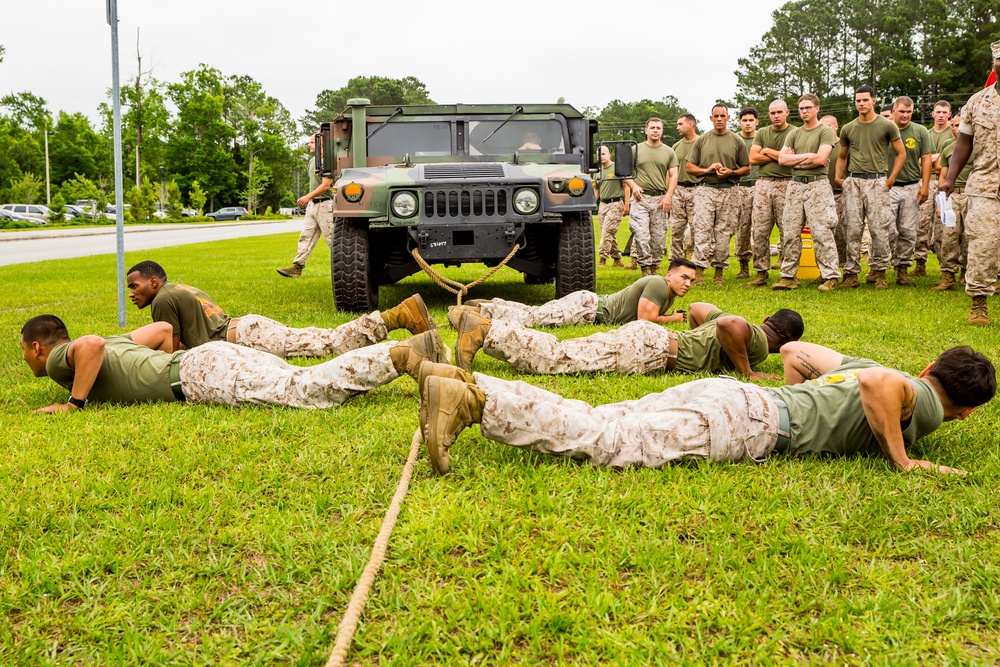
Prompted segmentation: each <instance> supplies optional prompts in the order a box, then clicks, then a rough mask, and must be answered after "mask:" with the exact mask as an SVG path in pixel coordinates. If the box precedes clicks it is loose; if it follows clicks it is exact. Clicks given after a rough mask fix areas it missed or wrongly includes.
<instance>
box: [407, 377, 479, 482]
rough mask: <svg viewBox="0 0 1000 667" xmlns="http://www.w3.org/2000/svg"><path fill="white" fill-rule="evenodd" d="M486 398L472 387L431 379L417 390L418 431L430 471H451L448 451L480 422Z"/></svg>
mask: <svg viewBox="0 0 1000 667" xmlns="http://www.w3.org/2000/svg"><path fill="white" fill-rule="evenodd" d="M485 405H486V395H485V394H483V392H482V390H481V389H480V388H479V387H477V386H476V385H474V384H468V383H466V382H462V381H461V380H452V379H451V378H443V377H436V376H433V375H432V376H431V377H428V378H427V379H426V380H424V383H423V384H422V385H421V386H420V431H421V434H422V435H423V438H424V446H425V447H427V458H428V459H430V462H431V467H432V468H434V470H435V471H436V472H437V473H438V474H440V475H443V474H445V473H446V472H448V470H449V469H450V468H451V465H450V463H449V461H448V449H449V448H450V447H451V446H452V444H453V443H454V442H455V438H457V437H458V434H459V433H461V432H462V431H463V430H464V429H465V428H466V427H467V426H471V425H472V424H474V423H476V422H480V421H482V419H483V408H484V407H485Z"/></svg>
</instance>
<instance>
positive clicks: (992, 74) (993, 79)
mask: <svg viewBox="0 0 1000 667" xmlns="http://www.w3.org/2000/svg"><path fill="white" fill-rule="evenodd" d="M996 82H997V73H996V70H994V71H992V72H990V75H989V77H987V79H986V85H985V86H983V88H989V87H990V86H993V85H996Z"/></svg>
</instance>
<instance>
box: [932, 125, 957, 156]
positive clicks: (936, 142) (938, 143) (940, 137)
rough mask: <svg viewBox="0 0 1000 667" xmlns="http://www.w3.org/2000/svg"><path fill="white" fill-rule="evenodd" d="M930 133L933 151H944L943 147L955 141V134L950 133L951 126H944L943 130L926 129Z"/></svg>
mask: <svg viewBox="0 0 1000 667" xmlns="http://www.w3.org/2000/svg"><path fill="white" fill-rule="evenodd" d="M927 132H928V133H929V134H930V135H931V144H932V145H933V146H934V152H935V153H944V149H945V148H947V147H948V146H949V145H951V144H953V143H955V135H953V134H952V133H951V128H945V131H944V132H938V131H937V130H935V129H934V128H931V129H929V130H927Z"/></svg>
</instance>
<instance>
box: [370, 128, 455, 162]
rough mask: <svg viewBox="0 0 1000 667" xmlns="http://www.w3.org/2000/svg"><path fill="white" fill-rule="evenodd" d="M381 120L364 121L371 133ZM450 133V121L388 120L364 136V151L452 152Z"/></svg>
mask: <svg viewBox="0 0 1000 667" xmlns="http://www.w3.org/2000/svg"><path fill="white" fill-rule="evenodd" d="M381 124H382V123H368V133H369V134H371V133H372V132H373V131H374V130H375V129H376V128H378V127H379V125H381ZM451 136H452V130H451V123H449V122H447V121H434V122H420V121H417V122H403V123H400V122H392V121H390V122H389V123H387V124H386V125H385V127H383V128H382V129H380V130H378V132H375V135H374V136H373V137H372V138H371V139H369V140H368V155H371V156H382V157H384V156H389V155H392V156H396V155H406V154H409V155H412V156H414V157H419V156H427V155H454V151H453V150H452V145H451Z"/></svg>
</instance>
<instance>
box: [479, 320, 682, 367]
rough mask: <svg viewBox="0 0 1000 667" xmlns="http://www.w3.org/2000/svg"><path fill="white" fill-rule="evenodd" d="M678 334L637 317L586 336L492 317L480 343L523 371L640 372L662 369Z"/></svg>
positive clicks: (491, 353)
mask: <svg viewBox="0 0 1000 667" xmlns="http://www.w3.org/2000/svg"><path fill="white" fill-rule="evenodd" d="M676 336H677V333H676V332H673V331H670V330H669V329H666V328H664V327H662V326H660V325H658V324H655V323H653V322H647V321H646V320H636V321H634V322H629V323H628V324H626V325H624V326H623V327H621V328H620V329H614V330H612V331H603V332H600V333H595V334H592V335H590V336H587V337H586V338H570V339H568V340H559V339H558V338H556V337H555V336H553V335H552V334H550V333H545V332H544V331H537V330H535V329H527V328H525V327H523V326H521V325H519V324H517V323H516V322H504V321H494V322H493V323H492V324H491V325H490V332H489V334H487V336H486V340H485V341H484V342H483V351H484V352H485V353H486V354H488V355H490V356H491V357H493V358H495V359H499V360H500V361H506V362H507V363H508V364H510V365H511V366H513V367H514V368H515V369H517V370H519V371H521V372H523V373H538V374H540V375H562V374H566V373H578V372H588V373H593V372H607V373H621V374H622V375H641V374H644V373H655V372H657V371H662V370H664V369H665V368H666V366H667V356H668V354H669V352H670V339H671V338H676Z"/></svg>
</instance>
